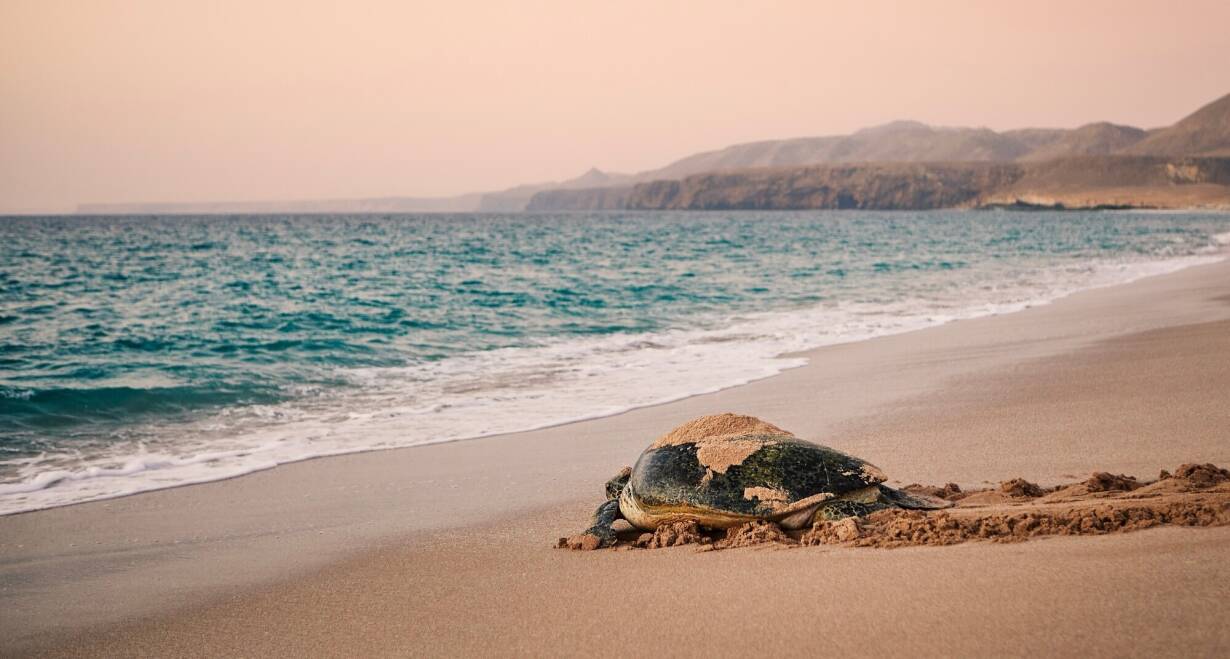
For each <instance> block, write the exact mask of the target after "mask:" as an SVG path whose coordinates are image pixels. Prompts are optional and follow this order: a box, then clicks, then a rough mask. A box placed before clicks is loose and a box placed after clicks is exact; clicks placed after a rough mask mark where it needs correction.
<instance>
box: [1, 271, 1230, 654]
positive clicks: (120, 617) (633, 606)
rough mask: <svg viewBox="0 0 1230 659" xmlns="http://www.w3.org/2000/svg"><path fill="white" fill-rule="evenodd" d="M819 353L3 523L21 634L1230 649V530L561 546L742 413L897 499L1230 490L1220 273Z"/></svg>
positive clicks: (409, 650) (500, 648)
mask: <svg viewBox="0 0 1230 659" xmlns="http://www.w3.org/2000/svg"><path fill="white" fill-rule="evenodd" d="M809 357H810V364H809V365H808V366H806V367H804V368H800V369H795V370H792V371H788V372H786V373H784V374H782V375H780V376H777V377H775V378H771V379H769V380H764V381H761V382H757V383H753V384H750V385H746V386H744V387H738V388H735V389H730V390H726V391H723V392H719V393H716V394H711V395H706V396H698V397H694V398H690V399H687V400H684V401H679V402H677V403H672V404H669V405H663V406H658V407H654V408H647V409H642V410H636V411H634V412H630V413H627V414H622V415H619V416H616V417H611V418H607V419H599V420H594V421H589V422H584V423H578V424H570V425H567V426H560V427H557V428H551V429H547V430H543V431H535V432H531V433H521V434H518V435H513V436H507V437H497V438H489V439H485V440H475V441H467V442H457V443H453V444H446V445H438V446H431V447H422V448H415V449H405V450H399V451H387V452H381V453H369V454H362V455H353V456H344V457H339V458H329V459H323V460H313V461H308V462H304V463H299V464H295V465H288V466H285V467H280V468H278V469H274V470H271V471H268V472H263V473H260V474H253V475H250V476H246V477H243V478H238V479H234V480H231V481H226V482H220V483H212V484H205V485H199V486H191V487H184V488H179V489H176V490H168V491H162V492H153V493H147V494H143V495H138V496H134V497H128V498H125V499H117V500H113V501H108V502H96V503H90V504H83V505H79V506H71V507H67V508H61V509H54V510H49V511H42V512H37V513H32V514H25V515H16V516H10V517H5V518H0V588H2V590H0V605H2V606H3V607H4V610H5V615H4V616H3V619H2V620H0V637H2V638H4V639H5V640H4V648H5V650H6V651H10V652H22V651H33V650H39V651H45V652H48V653H51V654H81V653H86V652H89V653H95V654H102V655H134V654H136V655H140V654H145V655H167V654H175V655H195V656H203V655H215V656H216V655H218V654H245V655H255V654H273V655H288V654H303V653H311V654H332V655H342V654H356V653H374V654H381V655H406V654H471V653H475V652H481V653H491V654H530V655H562V654H576V653H581V652H591V651H596V652H612V653H613V652H630V653H632V654H650V653H663V652H664V653H668V654H683V655H692V654H710V653H751V652H780V653H784V654H816V653H818V652H848V653H852V654H860V655H861V654H872V653H883V652H895V653H903V652H914V653H921V654H928V655H935V654H958V653H959V654H980V653H981V654H985V653H992V652H993V653H996V654H1009V655H1024V654H1036V653H1039V652H1044V653H1056V654H1084V655H1095V656H1111V655H1115V656H1124V655H1146V654H1154V655H1156V654H1163V655H1188V656H1190V655H1216V654H1225V653H1226V652H1228V651H1230V604H1228V602H1230V568H1227V567H1225V566H1227V565H1230V560H1227V559H1230V528H1227V527H1219V528H1197V529H1190V528H1173V527H1166V528H1155V529H1149V530H1144V531H1139V532H1133V533H1124V534H1115V535H1107V536H1097V537H1062V538H1044V539H1035V540H1030V541H1028V542H1023V543H1015V544H992V543H985V542H971V543H966V544H961V545H956V546H951V547H915V548H904V549H869V548H854V547H844V546H836V547H833V546H824V547H802V548H793V549H772V548H748V549H736V550H729V551H721V552H705V553H698V552H696V551H695V550H694V549H692V548H690V547H679V548H671V549H663V550H654V551H614V552H569V551H565V550H557V549H553V548H552V545H553V543H554V541H555V539H556V538H557V537H558V536H560V535H566V534H569V533H572V532H575V531H578V530H580V529H581V528H583V527H584V525H585V522H586V520H587V517H588V514H589V512H590V511H591V510H592V508H593V507H594V506H595V505H596V504H597V503H598V502H599V501H600V500H601V489H602V483H603V482H604V481H605V480H606V478H608V477H609V476H610V475H612V474H613V473H614V472H615V471H617V470H618V468H619V467H621V466H623V465H625V464H629V463H630V462H632V461H633V460H634V459H635V457H636V455H637V453H639V451H640V450H641V449H642V448H644V447H645V446H646V445H647V444H648V443H649V442H650V441H652V439H653V438H655V437H657V436H659V435H661V434H662V433H663V432H665V431H666V430H668V429H669V428H671V427H673V426H675V425H677V424H678V423H680V422H682V421H685V420H687V419H689V418H692V417H695V416H700V415H702V414H707V413H713V412H717V411H724V410H734V411H738V412H743V413H748V414H754V415H756V416H759V417H761V418H764V419H766V420H768V421H771V422H772V423H775V424H777V425H779V426H782V427H784V428H786V429H788V430H791V431H793V432H795V433H796V434H798V435H799V436H801V437H804V438H806V439H811V440H815V441H819V442H821V443H826V444H829V445H832V446H835V447H838V448H841V449H843V450H846V451H848V452H850V453H853V454H855V455H859V456H861V457H864V458H867V459H869V460H871V461H872V462H875V463H876V464H878V465H879V466H880V467H882V468H883V469H884V470H885V471H886V472H887V473H888V475H889V477H890V479H891V480H892V481H893V482H895V483H896V484H905V483H910V482H923V483H937V484H942V483H945V482H950V481H951V482H956V483H959V484H960V485H961V486H962V487H966V488H973V487H978V486H980V485H983V484H985V483H996V482H998V481H1001V480H1007V479H1009V478H1013V477H1018V476H1019V477H1024V478H1027V479H1029V480H1031V481H1035V482H1038V483H1041V484H1043V485H1054V484H1057V483H1060V482H1064V481H1070V480H1073V477H1074V476H1079V477H1083V476H1084V475H1087V474H1088V473H1089V472H1091V471H1094V470H1104V471H1111V472H1114V473H1128V474H1134V475H1137V476H1140V477H1142V478H1152V477H1155V476H1156V474H1157V472H1158V471H1159V470H1160V469H1174V468H1175V467H1176V466H1177V465H1178V464H1179V463H1182V462H1212V463H1217V464H1221V465H1222V466H1227V465H1230V434H1228V433H1230V430H1227V429H1230V393H1228V392H1230V264H1227V263H1225V262H1223V263H1219V264H1214V265H1210V266H1201V267H1197V268H1192V269H1189V270H1185V271H1183V272H1180V273H1177V274H1174V275H1168V276H1164V277H1157V278H1151V279H1147V280H1142V281H1140V282H1136V283H1134V284H1130V285H1126V286H1121V287H1115V288H1111V289H1103V290H1098V291H1090V292H1086V293H1082V294H1078V295H1075V296H1072V297H1070V298H1067V299H1065V300H1062V301H1060V302H1058V303H1056V304H1053V305H1049V306H1046V307H1041V308H1037V309H1031V310H1027V311H1025V312H1021V313H1018V314H1011V315H1006V316H998V317H992V318H985V319H978V320H971V321H962V322H958V323H953V324H950V325H946V326H943V327H939V328H933V329H929V330H924V331H920V332H914V333H910V334H905V335H898V336H893V337H884V338H881V339H876V340H873V341H866V342H862V343H858V344H848V345H844V346H832V347H829V348H824V349H820V350H816V351H812V352H811V353H809Z"/></svg>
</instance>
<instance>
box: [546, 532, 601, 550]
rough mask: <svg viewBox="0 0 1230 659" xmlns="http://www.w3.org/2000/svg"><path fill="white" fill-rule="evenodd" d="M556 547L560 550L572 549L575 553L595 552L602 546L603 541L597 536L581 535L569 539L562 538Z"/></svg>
mask: <svg viewBox="0 0 1230 659" xmlns="http://www.w3.org/2000/svg"><path fill="white" fill-rule="evenodd" d="M555 546H556V547H558V548H560V549H572V550H574V551H593V550H595V549H597V548H599V547H601V546H602V541H601V540H599V539H598V536H596V535H591V534H589V533H579V534H577V535H573V536H569V537H567V538H560V539H559V540H558V541H556V543H555Z"/></svg>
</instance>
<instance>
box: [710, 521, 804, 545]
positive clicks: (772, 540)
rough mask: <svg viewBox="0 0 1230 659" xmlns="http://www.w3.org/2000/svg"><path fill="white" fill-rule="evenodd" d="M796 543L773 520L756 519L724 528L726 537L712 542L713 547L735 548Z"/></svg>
mask: <svg viewBox="0 0 1230 659" xmlns="http://www.w3.org/2000/svg"><path fill="white" fill-rule="evenodd" d="M768 544H781V545H794V544H798V542H796V541H795V539H794V538H791V537H790V536H788V535H786V532H785V531H783V530H782V527H780V526H778V525H777V524H774V523H773V522H766V521H763V520H757V521H755V522H748V523H747V524H744V525H743V526H739V527H735V528H732V529H727V530H726V537H725V538H723V539H721V540H718V541H717V542H716V543H714V545H713V546H714V548H715V549H737V548H739V547H754V546H756V545H768Z"/></svg>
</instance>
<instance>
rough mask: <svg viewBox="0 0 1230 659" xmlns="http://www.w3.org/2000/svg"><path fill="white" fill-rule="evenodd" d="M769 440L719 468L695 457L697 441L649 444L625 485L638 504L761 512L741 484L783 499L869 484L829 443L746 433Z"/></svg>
mask: <svg viewBox="0 0 1230 659" xmlns="http://www.w3.org/2000/svg"><path fill="white" fill-rule="evenodd" d="M749 437H755V438H758V439H768V440H771V441H770V443H768V444H766V445H765V446H762V447H760V448H759V449H757V450H756V451H755V452H754V453H752V454H751V455H749V456H748V457H747V458H746V459H744V460H743V462H741V463H740V464H736V465H731V466H730V467H728V468H727V469H726V471H725V472H724V473H717V472H714V473H713V474H712V476H711V477H710V478H709V480H708V481H705V475H706V473H708V472H709V470H708V469H707V468H706V467H705V465H703V464H701V461H700V460H699V459H698V458H697V455H696V453H697V445H696V444H694V443H684V444H676V445H668V446H663V447H660V448H651V449H649V450H647V451H645V452H644V453H642V454H641V457H640V458H639V459H638V460H637V461H636V466H634V467H633V469H632V478H631V486H632V490H633V492H635V493H636V496H637V498H638V499H639V500H640V501H641V502H642V504H643V505H649V506H661V505H687V506H696V507H700V508H707V509H710V510H721V511H729V512H733V513H740V514H746V515H759V514H763V513H764V509H763V507H762V505H761V502H760V501H758V500H757V499H755V498H747V497H745V496H744V490H745V489H746V488H754V487H764V488H771V489H775V490H781V491H784V492H786V493H788V494H789V498H788V500H787V503H793V502H795V501H799V500H801V499H805V498H807V497H810V496H813V495H816V494H821V493H825V492H831V493H833V494H834V495H837V496H840V495H842V494H844V493H847V492H850V491H853V490H858V489H862V488H865V487H867V486H869V485H875V484H876V483H878V482H879V479H878V478H876V477H875V476H874V475H872V474H868V473H867V472H865V471H864V470H863V467H864V465H866V464H867V463H866V462H864V461H863V460H860V459H858V458H855V457H852V456H849V455H846V454H844V453H841V452H840V451H836V450H833V449H831V448H828V447H825V446H820V445H818V444H812V443H810V442H805V441H803V440H800V439H797V438H795V437H791V436H789V435H771V436H765V435H750V436H749Z"/></svg>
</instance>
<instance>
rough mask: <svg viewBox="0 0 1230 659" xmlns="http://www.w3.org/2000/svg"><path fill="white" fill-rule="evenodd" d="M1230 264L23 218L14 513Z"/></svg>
mask: <svg viewBox="0 0 1230 659" xmlns="http://www.w3.org/2000/svg"><path fill="white" fill-rule="evenodd" d="M1227 244H1230V214H1209V213H1149V212H1088V213H1082V212H1062V213H1060V212H1008V211H930V212H917V213H912V212H892V213H879V212H855V211H836V212H830V211H815V212H793V213H782V212H772V213H769V212H706V213H665V212H655V213H630V212H619V213H616V212H611V213H593V214H561V215H497V214H474V215H391V216H374V215H361V216H344V215H308V216H211V217H185V216H172V217H81V216H62V217H10V218H0V514H7V513H15V512H21V511H27V510H34V509H40V508H46V507H51V506H58V505H65V504H71V503H77V502H81V501H88V500H93V499H101V498H107V497H114V496H120V495H125V494H131V493H135V492H141V491H145V490H151V489H157V488H162V487H171V486H176V485H183V484H188V483H199V482H204V481H210V480H216V479H221V478H227V477H232V476H236V475H240V474H244V473H249V472H252V471H256V470H260V469H266V468H270V467H273V466H276V465H279V464H283V463H287V462H292V461H295V460H302V459H305V458H310V457H316V456H325V455H334V454H340V453H349V452H355V451H367V450H374V449H385V448H394V447H405V446H414V445H420V444H429V443H433V442H443V441H452V440H459V439H465V438H473V437H481V436H488V435H493V434H500V433H507V432H512V431H519V430H529V429H533V428H539V427H543V426H548V425H554V424H559V423H563V422H567V421H574V420H580V419H586V418H593V417H598V416H604V415H610V414H616V413H619V412H621V411H625V410H628V409H632V408H635V407H639V406H645V405H652V404H656V403H662V402H666V401H670V400H676V399H679V398H683V397H686V396H691V395H695V394H699V393H704V392H711V391H716V390H719V389H723V388H726V387H731V386H735V385H738V384H742V383H746V382H749V381H752V380H756V379H759V378H764V377H768V376H771V375H773V374H775V373H779V372H781V371H782V370H783V369H788V368H792V367H795V366H799V365H801V364H803V363H804V361H805V360H804V358H803V357H800V356H797V355H795V356H790V355H791V354H792V353H797V352H798V351H801V350H804V349H807V348H813V347H818V346H823V345H828V344H834V343H841V342H847V341H858V340H863V339H867V338H871V337H875V336H880V335H884V334H892V333H897V332H905V331H909V330H914V329H919V328H924V327H929V326H933V325H937V324H941V323H946V322H950V321H953V320H957V319H962V318H973V317H977V316H985V315H989V314H999V313H1009V312H1013V311H1017V310H1020V309H1024V308H1026V307H1029V306H1033V305H1040V304H1046V303H1048V302H1050V301H1053V300H1055V299H1057V298H1060V297H1063V296H1065V295H1068V294H1070V293H1072V292H1075V291H1079V290H1084V289H1089V288H1095V287H1100V286H1109V285H1114V284H1119V283H1124V282H1128V281H1132V280H1134V279H1139V278H1141V277H1146V276H1150V275H1156V274H1162V273H1166V272H1172V271H1175V270H1178V269H1181V268H1184V267H1187V266H1190V265H1195V264H1199V263H1206V262H1211V261H1214V260H1217V259H1220V258H1222V256H1221V255H1220V252H1221V251H1223V249H1224V248H1225V246H1226V245H1227Z"/></svg>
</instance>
